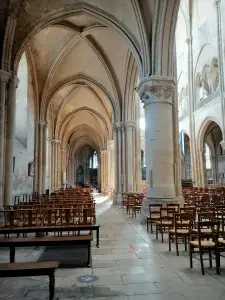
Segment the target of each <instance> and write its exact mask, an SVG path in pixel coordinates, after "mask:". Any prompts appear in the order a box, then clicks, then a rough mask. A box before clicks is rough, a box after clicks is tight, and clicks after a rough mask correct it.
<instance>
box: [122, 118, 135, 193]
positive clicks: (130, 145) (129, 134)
mask: <svg viewBox="0 0 225 300" xmlns="http://www.w3.org/2000/svg"><path fill="white" fill-rule="evenodd" d="M124 125H125V128H126V174H125V176H126V183H127V192H133V191H134V187H133V177H134V170H133V163H134V160H135V157H134V150H135V149H134V146H135V145H134V144H135V141H134V139H133V130H134V128H135V123H134V122H132V121H127V122H125V123H124Z"/></svg>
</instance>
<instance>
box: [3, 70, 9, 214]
mask: <svg viewBox="0 0 225 300" xmlns="http://www.w3.org/2000/svg"><path fill="white" fill-rule="evenodd" d="M10 76H11V74H10V73H8V72H5V71H2V70H0V209H1V207H2V206H3V204H4V181H5V178H4V169H5V159H4V158H5V123H6V92H7V83H8V81H9V78H10Z"/></svg>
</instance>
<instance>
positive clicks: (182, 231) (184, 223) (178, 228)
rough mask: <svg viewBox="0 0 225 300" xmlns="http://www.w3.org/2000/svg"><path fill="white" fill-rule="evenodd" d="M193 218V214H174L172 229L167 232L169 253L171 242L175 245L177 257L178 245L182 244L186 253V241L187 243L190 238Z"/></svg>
mask: <svg viewBox="0 0 225 300" xmlns="http://www.w3.org/2000/svg"><path fill="white" fill-rule="evenodd" d="M193 218H194V214H193V213H192V214H190V213H179V214H175V217H174V228H172V229H170V230H169V251H171V242H174V243H175V245H176V252H177V256H179V249H178V245H179V244H183V243H184V245H185V251H187V241H189V238H190V233H191V227H192V222H193Z"/></svg>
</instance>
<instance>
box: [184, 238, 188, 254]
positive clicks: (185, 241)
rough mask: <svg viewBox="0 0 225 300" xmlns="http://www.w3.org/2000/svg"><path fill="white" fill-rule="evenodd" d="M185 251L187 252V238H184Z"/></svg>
mask: <svg viewBox="0 0 225 300" xmlns="http://www.w3.org/2000/svg"><path fill="white" fill-rule="evenodd" d="M184 250H185V251H187V237H185V238H184Z"/></svg>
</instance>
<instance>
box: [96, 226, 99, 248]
mask: <svg viewBox="0 0 225 300" xmlns="http://www.w3.org/2000/svg"><path fill="white" fill-rule="evenodd" d="M96 240H97V243H96V247H97V248H99V228H98V229H97V230H96Z"/></svg>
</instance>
